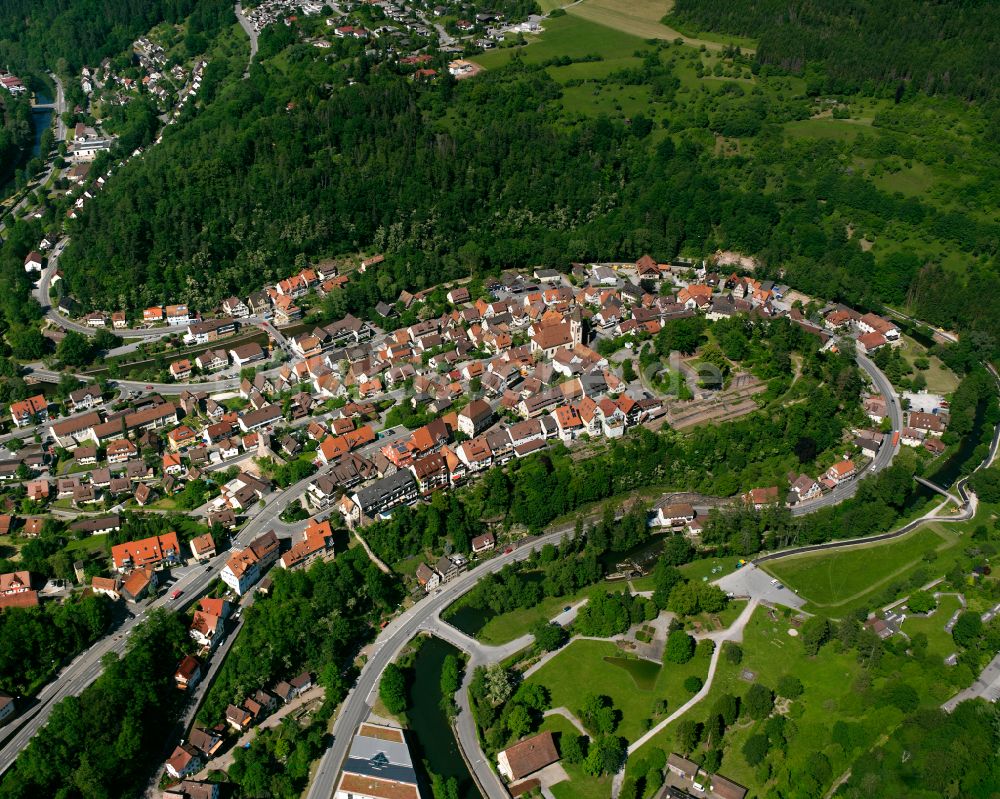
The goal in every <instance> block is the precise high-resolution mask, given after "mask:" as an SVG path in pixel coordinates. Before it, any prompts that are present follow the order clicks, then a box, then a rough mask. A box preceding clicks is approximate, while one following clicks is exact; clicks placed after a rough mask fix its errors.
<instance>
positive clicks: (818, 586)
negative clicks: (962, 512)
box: [762, 525, 958, 613]
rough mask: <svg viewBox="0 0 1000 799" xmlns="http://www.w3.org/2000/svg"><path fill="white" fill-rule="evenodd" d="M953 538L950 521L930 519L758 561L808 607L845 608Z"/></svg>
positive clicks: (950, 544) (828, 610)
mask: <svg viewBox="0 0 1000 799" xmlns="http://www.w3.org/2000/svg"><path fill="white" fill-rule="evenodd" d="M957 541H958V537H957V535H956V532H955V531H954V529H953V528H952V527H948V526H945V525H931V526H924V527H921V528H918V529H917V530H915V531H914V532H912V533H909V534H908V535H905V536H903V537H902V538H897V539H893V540H892V541H888V542H886V543H881V544H872V545H869V546H859V547H853V548H850V549H841V550H833V551H831V552H819V553H811V554H808V555H801V556H797V557H792V558H785V559H783V560H778V561H773V562H768V563H764V564H762V567H763V568H764V570H765V571H766V572H768V573H769V574H772V575H774V576H775V577H777V578H778V579H779V580H781V581H782V582H783V583H785V584H786V585H787V586H789V587H790V588H792V589H793V590H795V591H797V592H798V593H799V595H800V596H802V597H803V598H804V599H806V600H807V602H808V603H809V605H808V606H807V609H809V608H815V609H817V610H821V611H824V612H826V613H837V612H845V611H846V610H849V609H850V605H851V604H852V603H854V604H856V600H862V601H863V598H864V597H865V595H867V594H870V593H872V592H874V591H877V590H878V589H879V588H881V587H883V586H884V585H885V584H886V583H888V582H889V581H890V580H891V579H892V578H893V577H903V576H904V575H905V574H906V573H907V572H909V571H912V570H913V569H915V568H916V567H917V566H919V565H920V564H922V563H923V562H924V561H923V557H924V555H926V554H928V553H931V552H934V551H935V550H938V551H939V552H940V551H943V550H946V549H948V548H950V547H953V546H954V545H955V544H956V543H957ZM942 569H943V567H942V563H941V560H940V559H939V560H938V561H936V562H935V563H934V565H933V570H934V572H935V573H942ZM943 570H944V571H946V570H947V569H946V568H944V569H943Z"/></svg>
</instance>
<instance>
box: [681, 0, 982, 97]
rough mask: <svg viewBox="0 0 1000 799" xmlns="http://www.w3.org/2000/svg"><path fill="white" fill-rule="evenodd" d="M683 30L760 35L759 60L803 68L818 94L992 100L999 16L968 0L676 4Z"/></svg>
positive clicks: (781, 0)
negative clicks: (916, 94) (906, 94)
mask: <svg viewBox="0 0 1000 799" xmlns="http://www.w3.org/2000/svg"><path fill="white" fill-rule="evenodd" d="M669 19H670V20H675V21H677V22H679V23H680V24H681V25H682V27H691V28H694V29H697V30H711V31H724V32H726V33H733V34H738V35H740V36H748V37H751V38H753V39H756V40H757V42H758V44H757V63H758V65H768V66H774V67H778V68H780V69H786V70H793V71H795V72H805V74H806V76H807V78H808V79H809V80H810V86H811V88H812V89H813V90H814V92H815V93H824V94H853V93H855V92H860V91H865V92H886V93H888V95H889V96H893V95H894V94H895V95H897V96H898V95H901V94H903V93H904V92H906V91H911V92H912V91H919V92H925V93H927V94H950V95H958V96H959V97H962V98H964V99H968V100H995V99H997V92H998V89H997V87H998V80H1000V57H998V55H1000V53H998V51H997V32H998V27H997V26H998V24H1000V23H998V20H997V15H996V8H995V7H994V6H993V5H992V4H991V3H978V2H967V0H941V1H939V2H933V3H927V2H922V0H855V1H854V2H851V3H842V2H837V0H716V2H712V3H705V2H701V0H677V2H676V4H675V6H674V10H673V13H672V15H671V16H670V18H669Z"/></svg>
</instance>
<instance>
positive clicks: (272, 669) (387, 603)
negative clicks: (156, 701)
mask: <svg viewBox="0 0 1000 799" xmlns="http://www.w3.org/2000/svg"><path fill="white" fill-rule="evenodd" d="M275 571H276V572H277V573H276V574H274V586H273V588H272V591H271V596H269V597H268V598H266V599H262V600H261V601H259V602H257V603H255V604H254V605H253V606H252V607H250V608H248V609H247V610H246V611H245V612H246V620H245V622H244V628H243V631H242V632H241V633H240V637H239V639H238V640H237V641H236V643H235V644H234V645H233V647H232V650H231V651H230V653H229V655H228V657H227V658H226V660H225V662H224V663H223V665H222V668H221V669H220V670H219V673H218V676H217V677H216V680H215V682H214V683H212V687H211V689H209V692H208V694H207V696H206V697H205V703H204V705H203V706H202V708H201V710H200V711H199V718H200V719H201V720H202V721H203V722H204V723H206V724H215V723H217V722H218V721H219V720H220V719H221V718H222V716H223V714H224V713H225V710H226V706H227V705H228V704H230V703H231V702H242V701H243V699H245V698H246V697H247V696H248V695H249V694H252V693H253V692H254V691H256V690H258V689H260V688H263V689H265V690H266V689H268V688H270V687H271V686H273V685H274V683H276V682H278V681H279V680H288V679H291V678H293V677H295V676H296V675H297V674H300V673H301V672H302V671H303V670H304V669H309V670H310V671H312V673H313V674H314V675H316V679H317V680H318V681H319V683H320V684H321V685H323V686H324V687H325V688H326V691H327V694H326V697H327V700H328V702H330V703H331V705H335V704H336V703H337V702H338V701H339V697H342V696H343V695H344V694H345V693H346V692H347V689H348V688H349V687H350V685H351V681H352V677H351V669H352V668H353V662H354V655H355V653H356V652H357V650H358V649H359V648H360V646H361V645H362V644H363V643H364V642H365V641H366V640H367V638H368V636H369V635H371V634H373V632H374V630H375V626H376V624H377V621H378V619H379V618H380V617H381V614H383V613H384V612H385V611H387V610H389V609H391V608H394V607H395V606H396V602H397V601H398V599H399V597H398V596H397V591H398V586H397V584H396V583H395V581H393V580H391V579H390V578H389V577H388V576H387V575H385V574H383V573H382V572H381V571H379V569H378V568H377V567H376V566H375V565H374V564H373V563H372V562H371V561H370V560H369V559H368V558H367V556H366V555H365V553H364V551H363V550H362V549H360V548H355V549H350V550H347V551H346V552H344V553H343V554H340V555H338V556H337V559H336V560H333V561H329V562H324V561H319V562H317V563H315V564H313V566H312V567H310V568H309V569H308V570H305V571H285V570H283V569H277V570H275ZM320 629H322V631H323V634H322V635H318V634H317V631H318V630H320Z"/></svg>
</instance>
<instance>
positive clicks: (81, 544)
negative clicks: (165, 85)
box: [64, 535, 110, 557]
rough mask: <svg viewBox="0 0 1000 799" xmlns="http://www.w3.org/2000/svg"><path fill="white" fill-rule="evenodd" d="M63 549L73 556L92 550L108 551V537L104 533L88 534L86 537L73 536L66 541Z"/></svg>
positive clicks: (89, 552) (91, 551) (92, 551)
mask: <svg viewBox="0 0 1000 799" xmlns="http://www.w3.org/2000/svg"><path fill="white" fill-rule="evenodd" d="M64 549H65V551H66V552H67V553H69V554H70V555H72V556H73V557H79V556H80V555H82V554H91V553H94V552H104V553H108V552H109V551H110V550H109V547H108V537H107V536H106V535H90V536H87V537H86V538H75V539H73V540H71V541H69V542H67V544H66V546H65V547H64Z"/></svg>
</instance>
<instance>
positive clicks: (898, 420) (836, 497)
mask: <svg viewBox="0 0 1000 799" xmlns="http://www.w3.org/2000/svg"><path fill="white" fill-rule="evenodd" d="M856 359H857V362H858V366H860V367H861V368H862V369H863V370H864V371H865V372H866V373H867V374H868V376H869V377H870V378H871V380H872V382H873V383H874V384H875V387H876V388H877V389H878V390H879V391H880V392H881V394H882V396H883V397H885V401H886V406H887V407H888V410H889V420H890V421H891V422H892V432H893V433H898V432H900V431H901V430H902V429H903V409H902V406H901V405H900V403H899V397H898V396H897V395H896V392H895V391H894V390H893V388H892V383H890V382H889V378H887V377H886V376H885V374H884V373H883V372H882V370H881V369H879V368H878V367H877V366H876V365H875V364H874V363H872V361H871V359H869V358H867V357H865V356H864V355H862V354H861V353H860V352H859V353H858V354H857V358H856ZM899 447H900V444H899V443H898V442H897V443H896V445H895V446H893V445H892V438H891V437H890V438H889V439H888V441H886V442H885V443H884V444H883V445H882V447H881V448H880V449H879V451H878V454H877V455H876V456H875V459H874V460H873V461H872V462H871V463H870V464H868V468H867V469H865V471H864V472H862V473H861V474H859V475H858V476H857V477H855V478H854V479H852V480H849V481H848V482H846V483H841V484H840V485H838V486H837V487H836V488H834V489H833V490H831V491H830V492H828V493H826V494H824V495H823V496H821V497H818V498H816V499H813V500H809V501H808V502H803V503H801V504H799V505H796V506H794V507H793V508H792V509H791V514H792V516H805V515H806V514H809V513H815V512H816V511H818V510H819V509H820V508H828V507H830V506H831V505H838V504H840V503H841V502H843V501H844V500H845V499H849V498H850V497H853V496H854V495H855V494H856V493H857V491H858V485H859V483H860V482H861V480H862V478H863V477H865V476H867V475H869V474H876V473H878V472H880V471H882V470H883V469H886V468H888V467H889V466H891V465H892V459H893V458H894V457H895V455H896V453H897V452H899Z"/></svg>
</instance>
